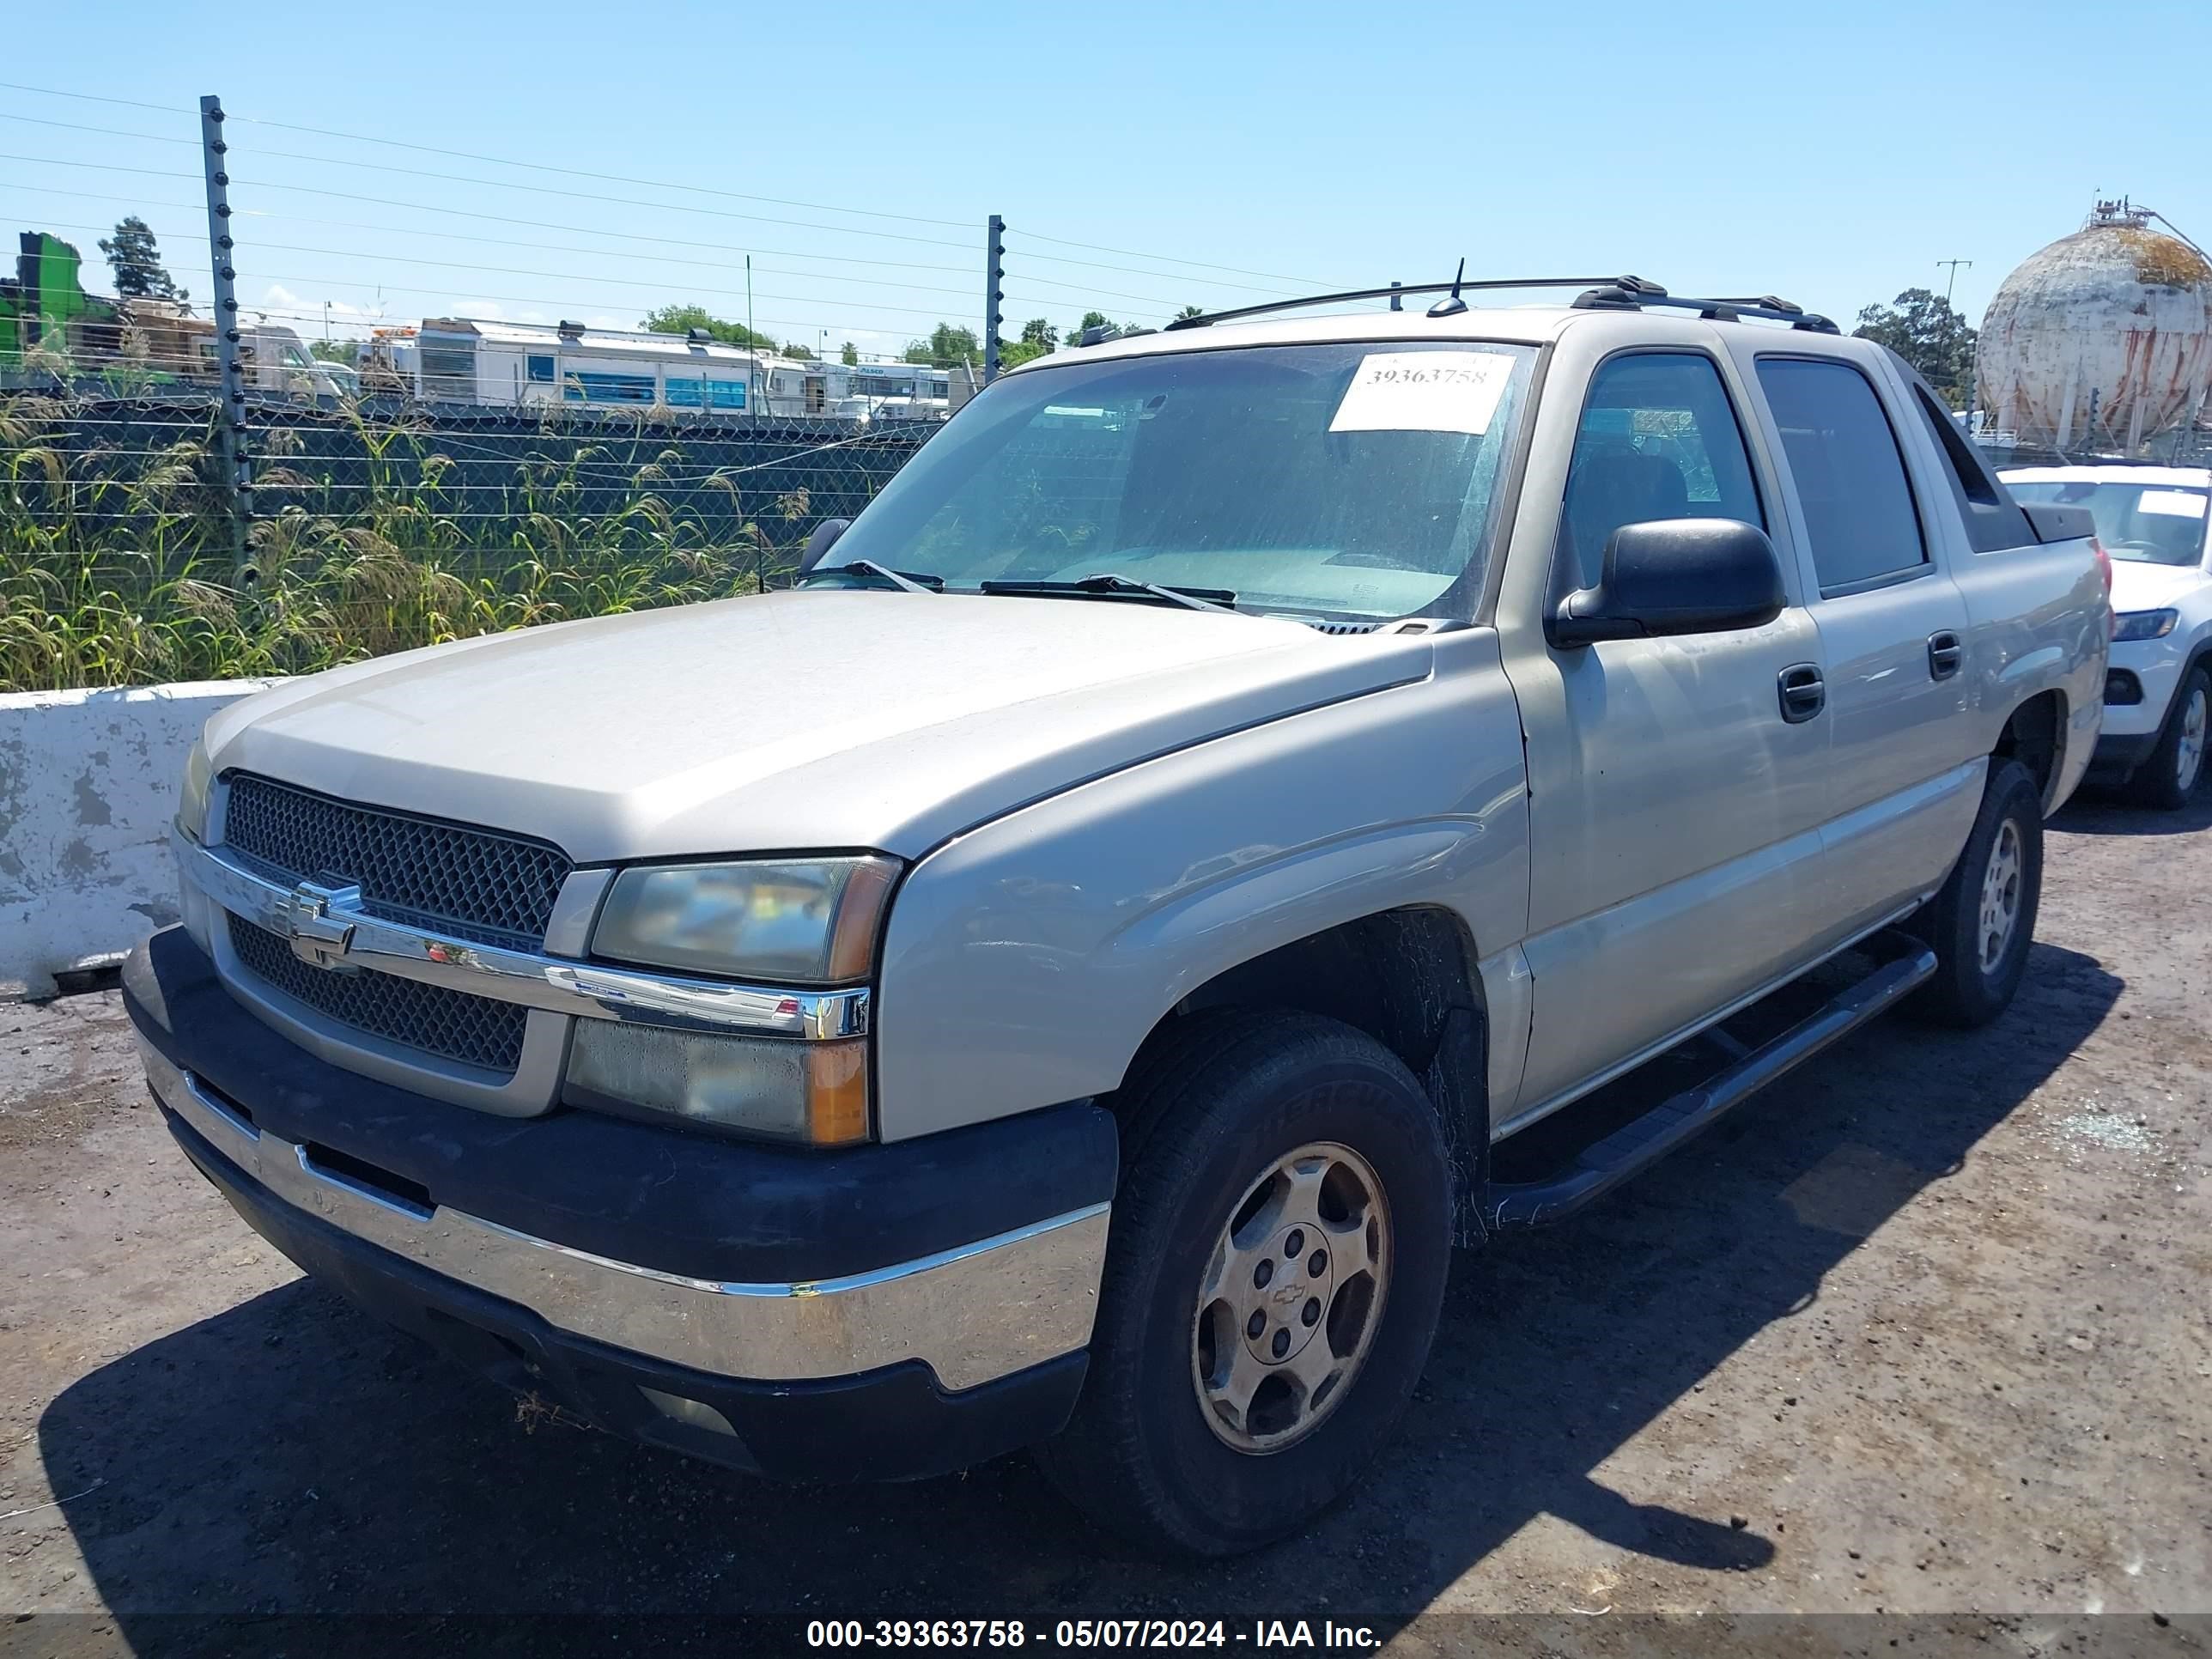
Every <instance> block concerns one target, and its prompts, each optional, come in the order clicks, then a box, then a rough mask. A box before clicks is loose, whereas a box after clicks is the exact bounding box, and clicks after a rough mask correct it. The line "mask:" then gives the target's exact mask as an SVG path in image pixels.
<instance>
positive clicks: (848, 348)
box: [837, 340, 860, 368]
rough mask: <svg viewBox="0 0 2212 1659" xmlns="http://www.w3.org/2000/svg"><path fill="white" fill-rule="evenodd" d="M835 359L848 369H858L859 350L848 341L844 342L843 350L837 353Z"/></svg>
mask: <svg viewBox="0 0 2212 1659" xmlns="http://www.w3.org/2000/svg"><path fill="white" fill-rule="evenodd" d="M837 358H838V361H839V362H842V363H843V364H844V365H845V367H846V368H858V367H859V366H860V347H858V346H856V345H854V343H852V342H851V341H850V340H848V341H846V342H845V344H844V348H843V349H842V350H840V351H839V352H838V354H837Z"/></svg>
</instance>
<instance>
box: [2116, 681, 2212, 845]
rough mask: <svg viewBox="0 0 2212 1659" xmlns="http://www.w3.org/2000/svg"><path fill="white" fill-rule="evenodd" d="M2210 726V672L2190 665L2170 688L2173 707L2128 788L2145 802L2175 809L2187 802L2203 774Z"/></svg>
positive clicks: (2171, 810) (2211, 692)
mask: <svg viewBox="0 0 2212 1659" xmlns="http://www.w3.org/2000/svg"><path fill="white" fill-rule="evenodd" d="M2208 728H2212V676H2208V675H2207V674H2206V673H2205V671H2204V669H2203V665H2201V664H2200V665H2197V666H2196V667H2194V668H2191V670H2190V671H2188V672H2187V673H2186V674H2184V675H2183V676H2182V677H2181V684H2179V686H2177V687H2176V688H2175V689H2174V693H2173V707H2172V708H2170V709H2168V710H2167V711H2166V725H2165V726H2163V727H2162V728H2160V732H2159V734H2158V747H2157V748H2155V749H2154V750H2151V751H2150V757H2149V758H2148V760H2146V761H2144V762H2143V763H2142V765H2141V766H2139V767H2137V768H2136V773H2135V775H2134V776H2133V777H2132V778H2130V779H2129V780H2128V791H2129V793H2130V794H2132V795H2133V796H2134V797H2135V798H2136V799H2137V800H2139V801H2141V802H2142V804H2143V805H2146V806H2156V807H2162V808H2164V809H2165V810H2166V811H2169V812H2178V811H2180V810H2181V809H2182V808H2183V807H2185V806H2186V805H2189V802H2190V799H2191V797H2192V796H2193V795H2195V794H2196V793H2197V784H2198V783H2199V782H2201V781H2203V776H2204V744H2205V738H2206V733H2207V730H2208Z"/></svg>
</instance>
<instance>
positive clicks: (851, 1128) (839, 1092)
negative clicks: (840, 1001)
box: [806, 1042, 868, 1146]
mask: <svg viewBox="0 0 2212 1659" xmlns="http://www.w3.org/2000/svg"><path fill="white" fill-rule="evenodd" d="M806 1138H807V1139H808V1140H810V1141H811V1142H812V1143H813V1144H814V1145H816V1146H845V1145H847V1144H848V1143H849V1142H851V1141H855V1140H866V1139H867V1138H868V1045H867V1044H866V1042H816V1043H810V1044H809V1045H808V1046H807V1050H806Z"/></svg>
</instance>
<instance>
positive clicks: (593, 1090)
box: [564, 1019, 868, 1146]
mask: <svg viewBox="0 0 2212 1659" xmlns="http://www.w3.org/2000/svg"><path fill="white" fill-rule="evenodd" d="M564 1094H565V1097H566V1098H567V1099H568V1101H569V1102H570V1103H572V1104H574V1105H578V1106H587V1107H598V1108H600V1109H607V1108H612V1109H616V1110H617V1111H619V1110H623V1109H626V1108H627V1109H636V1108H642V1109H645V1110H647V1111H649V1112H665V1113H667V1114H669V1115H671V1116H674V1117H678V1118H682V1119H684V1120H687V1121H690V1122H694V1123H700V1124H705V1125H709V1126H712V1127H720V1128H726V1129H737V1130H741V1131H744V1132H745V1133H750V1134H759V1135H772V1136H775V1137H776V1138H777V1139H785V1140H803V1141H807V1142H810V1143H811V1144H812V1145H815V1146H842V1145H844V1144H846V1143H848V1142H850V1141H855V1140H865V1139H866V1138H867V1134H868V1045H867V1043H866V1041H865V1040H861V1041H858V1042H798V1041H794V1040H793V1039H790V1038H782V1039H778V1038H775V1037H730V1036H705V1035H702V1034H699V1033H695V1032H691V1031H678V1030H671V1029H669V1028H668V1027H665V1026H658V1025H640V1024H630V1023H629V1022H627V1021H619V1020H611V1019H580V1020H578V1021H577V1022H576V1035H575V1037H574V1041H573V1042H571V1043H570V1045H569V1049H568V1088H567V1090H566V1091H564Z"/></svg>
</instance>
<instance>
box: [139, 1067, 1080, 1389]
mask: <svg viewBox="0 0 2212 1659" xmlns="http://www.w3.org/2000/svg"><path fill="white" fill-rule="evenodd" d="M138 1046H139V1052H140V1054H141V1055H142V1056H143V1059H144V1061H145V1066H146V1074H147V1079H148V1081H149V1083H150V1084H151V1085H152V1087H153V1090H154V1093H155V1097H156V1098H157V1099H158V1100H159V1101H160V1102H161V1104H162V1105H163V1106H164V1107H166V1108H167V1109H168V1110H169V1111H171V1112H173V1113H174V1114H175V1115H176V1116H177V1117H178V1118H179V1120H181V1121H183V1122H184V1123H185V1125H187V1126H188V1127H190V1128H191V1130H192V1131H193V1132H194V1133H197V1135H199V1136H200V1137H201V1138H202V1139H204V1140H205V1141H206V1142H207V1143H208V1144H209V1145H210V1146H212V1147H213V1148H214V1149H215V1150H216V1152H219V1153H220V1154H222V1157H223V1158H227V1159H228V1160H229V1161H230V1162H231V1163H232V1164H234V1165H236V1166H237V1168H238V1169H239V1170H240V1171H242V1172H243V1173H244V1174H246V1176H250V1177H252V1180H254V1181H255V1182H258V1183H259V1184H260V1185H261V1186H262V1187H263V1188H265V1189H266V1190H267V1192H268V1193H269V1194H270V1195H271V1197H273V1198H274V1199H276V1200H278V1201H279V1202H281V1203H283V1204H285V1205H289V1206H292V1207H293V1208H295V1209H297V1210H299V1211H301V1212H304V1213H306V1214H308V1215H311V1216H313V1217H315V1218H319V1220H321V1221H323V1222H325V1223H326V1224H328V1225H331V1226H334V1227H337V1229H339V1230H340V1231H343V1232H345V1233H348V1234H349V1235H351V1236H352V1237H356V1238H358V1239H361V1240H362V1241H363V1242H365V1243H368V1244H371V1245H374V1246H376V1247H377V1248H379V1249H384V1250H388V1251H390V1252H392V1254H393V1255H398V1256H401V1257H404V1258H405V1259H406V1260H408V1261H412V1262H416V1263H418V1264H419V1265H421V1266H422V1267H425V1268H428V1270H430V1271H431V1272H433V1273H438V1274H440V1275H441V1276H443V1277H444V1278H447V1279H452V1280H454V1281H456V1282H458V1283H460V1284H463V1285H469V1286H471V1287H473V1288H475V1289H477V1290H480V1291H485V1292H487V1293H489V1294H490V1295H492V1296H495V1297H501V1298H502V1299H504V1300H506V1301H507V1302H510V1303H513V1304H516V1305H518V1306H520V1307H522V1308H525V1309H526V1310H529V1311H531V1312H532V1313H534V1314H536V1315H537V1316H539V1317H540V1318H542V1319H544V1321H545V1322H547V1323H548V1324H550V1325H551V1326H553V1327H554V1328H556V1329H557V1330H560V1331H562V1332H565V1333H568V1334H571V1335H574V1336H578V1337H582V1338H586V1339H590V1340H596V1341H599V1342H603V1343H606V1344H608V1345H610V1346H613V1347H617V1348H622V1349H625V1350H628V1351H629V1352H633V1353H636V1354H641V1355H645V1356H647V1357H648V1358H654V1359H659V1360H663V1361H665V1362H667V1363H669V1364H678V1365H684V1366H687V1367H690V1368H691V1369H693V1370H701V1371H706V1372H709V1373H713V1374H714V1375H716V1376H726V1377H732V1378H742V1379H757V1380H762V1381H770V1382H798V1381H804V1380H809V1379H816V1378H829V1377H842V1376H854V1375H856V1374H858V1373H861V1372H866V1371H871V1370H878V1369H879V1368H881V1367H884V1366H889V1365H895V1364H900V1363H901V1362H903V1361H908V1360H916V1359H918V1360H921V1362H922V1363H924V1364H927V1366H928V1367H929V1368H930V1370H932V1371H933V1373H934V1374H935V1376H936V1378H937V1381H938V1383H939V1386H940V1387H941V1388H944V1389H948V1390H952V1391H956V1392H957V1391H958V1390H962V1389H969V1388H973V1387H975V1386H977V1385H978V1384H981V1383H987V1382H990V1381H993V1380H994V1379H995V1378H998V1377H1001V1376H1008V1375H1010V1374H1012V1373H1013V1372H1016V1371H1019V1370H1024V1369H1025V1368H1027V1367H1030V1366H1032V1365H1036V1364H1041V1363H1042V1362H1044V1361H1047V1360H1050V1359H1054V1358H1059V1357H1060V1356H1062V1355H1065V1354H1069V1353H1073V1352H1075V1351H1077V1350H1078V1349H1080V1348H1082V1347H1083V1346H1085V1344H1086V1343H1088V1342H1089V1340H1090V1338H1091V1321H1092V1316H1093V1314H1094V1312H1095V1310H1096V1308H1097V1291H1098V1282H1099V1275H1100V1273H1101V1271H1102V1269H1103V1266H1104V1261H1105V1254H1106V1232H1107V1220H1108V1214H1109V1206H1108V1205H1105V1204H1095V1205H1091V1206H1088V1207H1086V1208H1084V1209H1079V1210H1073V1211H1070V1212H1067V1213H1066V1214H1062V1215H1057V1216H1053V1217H1050V1218H1048V1219H1045V1220H1042V1221H1039V1222H1036V1223H1034V1224H1033V1225H1029V1226H1026V1227H1022V1228H1019V1229H1017V1230H1016V1231H1012V1232H1007V1233H1001V1234H999V1235H998V1236H996V1237H990V1238H983V1239H978V1240H976V1241H975V1243H971V1244H967V1245H963V1246H962V1247H960V1248H958V1249H949V1250H942V1251H939V1252H938V1253H936V1254H935V1255H927V1256H923V1257H921V1258H919V1259H917V1260H915V1261H902V1262H898V1263H896V1264H894V1265H892V1266H890V1267H882V1268H878V1269H876V1270H875V1271H872V1272H869V1273H854V1274H850V1275H848V1276H846V1277H842V1278H837V1279H819V1280H814V1281H811V1282H810V1281H800V1282H795V1283H790V1284H726V1283H717V1282H714V1281H712V1280H707V1279H686V1278H682V1277H679V1276H678V1275H676V1274H673V1273H662V1272H659V1271H657V1270H654V1269H652V1268H647V1267H637V1266H635V1265H632V1264H630V1263H628V1262H623V1261H611V1260H610V1259H608V1258H606V1257H605V1256H599V1255H591V1254H588V1253H587V1252H585V1251H582V1250H578V1249H572V1248H570V1247H568V1246H566V1245H562V1244H557V1243H553V1242H551V1241H550V1240H547V1239H544V1238H538V1237H532V1236H531V1235H529V1234H527V1233H522V1232H517V1231H513V1229H511V1228H507V1227H502V1226H500V1225H496V1224H495V1223H493V1222H489V1221H486V1220H484V1219H483V1218H480V1217H477V1216H473V1215H470V1214H467V1213H465V1212H462V1211H459V1210H456V1209H453V1208H452V1207H451V1206H442V1205H441V1206H436V1207H434V1208H425V1207H423V1206H419V1205H416V1204H413V1203H410V1202H409V1201H407V1200H404V1199H401V1198H398V1197H396V1196H394V1195H393V1194H389V1193H386V1192H380V1191H379V1190H377V1189H376V1188H373V1187H371V1186H368V1185H366V1184H364V1183H363V1182H359V1181H356V1180H354V1179H352V1178H351V1177H349V1176H346V1175H344V1174H343V1173H340V1172H338V1171H336V1170H331V1169H327V1168H325V1167H322V1166H320V1165H319V1164H317V1162H316V1161H315V1159H314V1158H313V1156H312V1155H311V1153H310V1152H309V1150H308V1148H307V1147H306V1146H300V1145H297V1144H295V1143H294V1142H292V1141H289V1140H284V1139H280V1138H278V1137H277V1136H276V1135H274V1134H270V1133H264V1132H263V1131H262V1130H260V1129H258V1128H257V1127H255V1126H254V1125H253V1124H252V1122H250V1121H247V1120H246V1117H245V1116H244V1115H241V1114H240V1113H238V1112H236V1111H234V1110H233V1109H231V1108H230V1107H228V1105H226V1104H225V1103H223V1102H222V1100H221V1099H219V1098H218V1097H216V1095H215V1094H214V1093H213V1092H212V1091H209V1090H206V1089H204V1088H203V1087H201V1086H200V1085H198V1083H197V1080H196V1079H194V1078H192V1077H191V1075H190V1074H189V1073H186V1072H185V1071H183V1070H181V1069H179V1067H178V1066H176V1065H174V1064H173V1063H172V1062H171V1061H170V1060H168V1059H167V1056H165V1055H164V1054H161V1051H160V1050H159V1049H157V1048H155V1047H154V1046H153V1045H152V1044H151V1043H150V1042H147V1041H145V1040H144V1039H143V1037H142V1038H141V1039H140V1041H139V1045H138Z"/></svg>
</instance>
